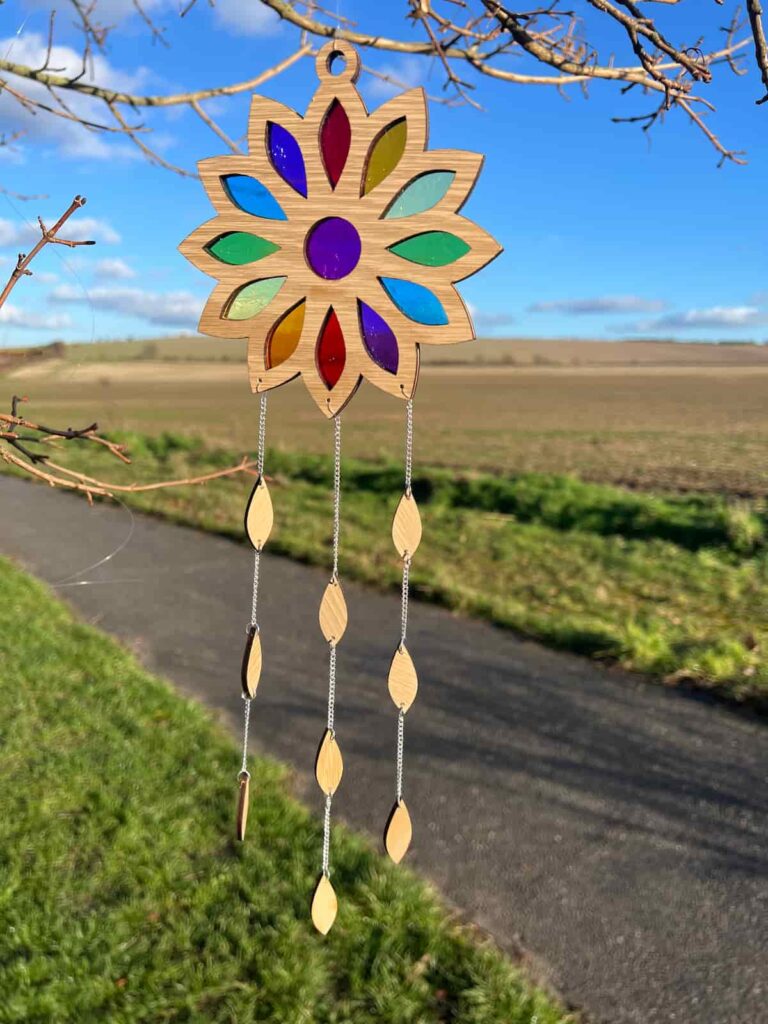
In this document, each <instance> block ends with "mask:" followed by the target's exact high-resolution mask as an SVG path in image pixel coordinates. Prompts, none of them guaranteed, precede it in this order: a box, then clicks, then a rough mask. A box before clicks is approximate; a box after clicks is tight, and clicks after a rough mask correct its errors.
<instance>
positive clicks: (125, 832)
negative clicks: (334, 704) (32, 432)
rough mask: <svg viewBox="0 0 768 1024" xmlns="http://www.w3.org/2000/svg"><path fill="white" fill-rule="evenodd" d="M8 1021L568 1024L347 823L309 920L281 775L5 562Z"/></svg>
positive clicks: (311, 849)
mask: <svg viewBox="0 0 768 1024" xmlns="http://www.w3.org/2000/svg"><path fill="white" fill-rule="evenodd" d="M0 664H2V666H3V702H2V708H1V710H0V736H1V741H0V808H1V811H0V877H1V878H2V885H1V887H0V893H1V894H2V895H1V898H2V917H3V927H2V929H0V1021H2V1022H3V1024H11V1022H13V1024H16V1022H18V1024H22V1022H23V1024H51V1022H55V1024H69V1022H77V1024H90V1022H96V1021H98V1022H101V1021H109V1022H110V1024H129V1022H130V1024H138V1022H152V1024H156V1022H161V1021H169V1022H190V1024H191V1022H195V1024H203V1022H204V1024H218V1022H221V1024H225V1022H226V1024H230V1022H237V1024H246V1022H251V1021H254V1022H255V1021H268V1022H270V1024H301V1022H307V1024H310V1022H311V1024H326V1022H327V1024H331V1022H334V1024H389V1022H391V1024H443V1022H450V1021H455V1022H457V1024H458V1022H461V1024H501V1022H504V1024H524V1022H525V1024H556V1022H564V1021H565V1020H566V1019H568V1020H571V1019H572V1018H570V1017H568V1018H566V1016H565V1015H564V1014H563V1012H562V1011H560V1010H559V1009H558V1008H557V1007H556V1006H555V1005H554V1004H553V1003H552V1002H551V1001H550V1000H549V999H548V998H547V997H545V996H544V995H543V994H542V993H541V992H539V991H537V990H535V989H533V988H532V987H531V986H530V985H529V984H527V983H526V982H525V981H524V979H523V978H522V977H521V975H520V973H519V972H518V971H517V970H516V968H515V967H513V966H512V964H510V963H509V962H508V961H507V960H506V959H505V958H504V957H503V956H502V955H501V954H500V953H499V952H498V951H496V950H495V949H494V948H492V947H491V946H490V945H489V944H487V943H481V942H480V941H479V940H477V939H476V937H473V936H471V935H470V934H469V933H468V932H467V931H465V930H462V929H461V928H459V927H458V926H457V925H456V924H455V923H454V921H452V919H451V916H450V915H449V914H448V913H447V912H446V911H445V910H444V909H443V907H442V906H441V905H440V903H439V901H438V899H437V898H436V896H435V895H433V893H432V892H431V891H430V890H429V889H428V888H427V887H426V886H425V885H424V883H422V882H420V881H418V880H417V879H415V878H414V877H413V876H412V875H410V874H409V873H408V872H407V871H403V870H401V869H395V868H393V867H392V866H391V865H388V864H386V863H385V862H384V860H383V859H382V858H380V857H379V856H377V855H376V854H374V853H373V852H372V851H371V850H370V849H369V847H368V846H367V844H366V843H365V842H364V841H363V840H362V839H360V838H358V837H356V836H355V835H354V834H352V833H350V832H349V831H347V830H344V829H342V828H337V829H335V830H334V837H333V849H332V859H333V864H334V875H333V880H334V884H335V886H336V888H337V890H338V892H339V894H340V901H339V902H340V909H339V916H338V919H337V922H336V925H335V927H334V928H333V930H332V931H331V933H330V935H329V936H328V937H327V938H325V939H323V938H321V937H320V936H318V935H317V934H316V933H315V932H314V931H313V929H312V926H311V924H310V922H309V919H308V918H309V913H308V911H309V902H308V901H309V895H310V894H311V891H312V889H313V886H314V883H315V881H316V871H317V864H318V851H319V849H320V843H321V835H320V829H319V826H318V823H317V822H315V821H314V820H313V819H311V818H310V816H309V814H308V812H307V811H306V810H304V809H303V808H302V807H301V806H300V805H299V804H298V803H297V802H296V801H295V800H294V799H292V798H291V797H290V796H289V795H288V792H287V779H286V773H285V771H284V770H283V769H282V768H281V767H280V766H279V765H277V764H276V763H274V762H272V761H267V760H258V761H256V763H255V764H254V765H253V780H254V781H253V784H252V792H253V793H254V799H253V801H252V807H251V816H250V820H249V836H248V839H247V841H246V843H244V844H238V843H236V842H235V841H234V840H233V838H232V829H233V811H234V800H235V792H234V790H235V785H234V773H235V770H236V769H235V765H236V761H237V754H236V751H235V749H234V746H233V744H232V742H231V741H230V740H229V739H228V738H227V737H226V736H225V735H224V734H223V733H222V731H221V730H220V729H219V728H218V727H217V726H215V725H214V724H213V723H212V722H211V720H210V719H209V718H208V717H207V715H206V713H205V712H204V711H203V710H202V709H201V708H199V707H198V706H196V705H194V704H192V703H190V702H187V701H184V700H182V699H181V698H180V697H178V696H177V695H175V694H174V693H173V692H172V691H171V690H170V688H168V687H167V686H166V685H165V684H164V683H162V682H161V681H159V680H157V679H155V678H153V677H151V676H149V675H147V673H145V672H143V671H142V670H141V669H140V668H139V667H138V665H137V664H136V662H135V661H134V660H133V659H132V658H131V657H130V656H129V655H128V653H127V652H126V651H125V650H123V649H122V648H121V647H119V646H118V645H117V644H116V643H114V642H113V641H111V640H110V639H108V638H107V637H105V636H104V635H103V634H101V633H99V632H98V631H96V630H94V629H92V628H90V627H88V626H85V625H83V624H81V623H79V622H77V621H75V620H74V619H73V618H72V616H71V614H70V613H69V612H68V611H67V610H66V608H65V606H64V605H62V604H60V603H58V602H57V601H56V600H54V599H53V598H52V596H51V595H50V593H49V592H48V591H47V590H45V589H44V588H43V587H42V586H41V585H39V584H38V583H36V582H35V581H33V580H31V579H30V578H29V577H27V576H25V575H24V574H22V573H21V572H19V571H18V570H17V569H15V568H13V567H12V566H11V565H10V564H9V563H8V562H6V561H3V560H0Z"/></svg>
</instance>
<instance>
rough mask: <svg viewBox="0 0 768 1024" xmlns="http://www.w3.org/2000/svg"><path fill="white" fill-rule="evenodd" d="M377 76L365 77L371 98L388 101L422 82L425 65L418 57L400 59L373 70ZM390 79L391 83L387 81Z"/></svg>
mask: <svg viewBox="0 0 768 1024" xmlns="http://www.w3.org/2000/svg"><path fill="white" fill-rule="evenodd" d="M375 70H376V71H377V72H378V73H379V75H383V76H384V77H382V78H379V77H377V76H376V75H367V76H366V78H365V82H366V85H367V91H368V93H369V94H370V95H371V96H375V97H377V98H379V99H389V97H390V96H394V95H395V94H396V93H398V92H400V91H401V90H402V89H413V88H415V87H416V86H417V85H421V84H422V82H423V76H424V70H425V64H424V59H423V58H419V57H402V58H401V59H400V60H398V61H397V62H396V63H392V64H382V65H381V66H380V67H377V68H376V69H375ZM387 79H391V81H387Z"/></svg>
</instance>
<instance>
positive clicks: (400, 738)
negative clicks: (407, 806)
mask: <svg viewBox="0 0 768 1024" xmlns="http://www.w3.org/2000/svg"><path fill="white" fill-rule="evenodd" d="M404 743H405V709H404V708H400V711H399V712H398V716H397V782H396V786H395V789H396V792H397V802H398V803H400V801H401V800H402V799H403V744H404Z"/></svg>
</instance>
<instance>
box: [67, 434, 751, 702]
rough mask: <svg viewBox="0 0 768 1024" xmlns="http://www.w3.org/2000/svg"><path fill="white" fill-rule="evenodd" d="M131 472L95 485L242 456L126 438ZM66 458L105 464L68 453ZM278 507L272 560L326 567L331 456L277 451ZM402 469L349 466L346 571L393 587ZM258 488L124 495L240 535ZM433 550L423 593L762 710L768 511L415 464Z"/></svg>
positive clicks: (113, 472) (417, 588)
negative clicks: (280, 557)
mask: <svg viewBox="0 0 768 1024" xmlns="http://www.w3.org/2000/svg"><path fill="white" fill-rule="evenodd" d="M127 440H128V441H129V443H130V445H131V450H132V452H133V455H134V459H135V461H134V464H133V466H131V467H126V468H125V469H123V470H122V471H120V470H119V469H117V468H113V467H112V466H111V465H109V464H107V465H106V467H105V460H104V457H103V456H102V457H101V458H100V461H99V463H98V466H99V473H100V475H106V474H109V476H110V477H111V478H115V477H119V476H122V478H123V479H124V480H127V481H132V480H142V479H161V478H168V477H183V476H185V475H188V474H189V473H191V472H195V473H198V472H201V471H205V470H206V469H212V468H217V467H223V466H225V465H229V464H232V463H233V462H235V461H236V459H237V455H236V453H234V452H232V451H226V450H223V449H219V450H210V449H207V448H206V447H204V446H203V445H202V443H201V442H199V441H194V440H191V439H189V438H187V437H184V436H179V435H162V436H159V437H154V438H151V437H144V436H141V435H135V434H134V435H129V436H128V437H127ZM68 461H69V463H70V464H71V465H73V466H75V465H79V466H82V467H86V466H87V467H88V468H89V470H91V471H93V470H94V468H95V462H94V459H93V456H92V455H90V456H89V455H88V453H87V452H86V451H85V449H79V450H76V449H70V452H69V459H68ZM267 472H268V474H271V475H272V477H273V482H272V485H271V489H272V496H273V502H274V505H275V530H274V532H273V535H272V537H271V538H270V541H269V545H268V548H269V550H270V551H272V552H277V553H282V554H285V555H289V556H290V557H293V558H296V559H300V560H303V561H306V562H309V563H314V564H323V565H325V564H327V562H328V552H329V545H330V525H331V514H330V495H329V489H330V476H331V464H330V460H329V459H328V458H325V457H321V456H315V455H309V456H298V455H295V454H290V453H286V452H281V451H270V452H269V453H268V455H267ZM401 472H402V470H401V467H395V466H392V465H389V464H386V463H382V464H372V463H364V462H361V461H355V460H350V461H348V462H345V464H344V468H343V474H342V476H343V483H342V486H343V497H342V544H341V551H342V554H341V567H342V571H343V573H344V574H345V575H346V576H348V577H356V578H357V579H361V580H365V581H367V582H370V583H373V584H376V585H378V586H382V587H388V588H390V587H391V588H396V587H397V586H398V583H399V563H398V562H397V559H396V556H395V553H394V549H393V547H392V543H391V539H390V524H391V517H392V514H393V511H394V508H395V505H396V503H397V500H398V497H399V494H400V489H401ZM251 484H252V480H251V481H248V480H243V479H232V480H222V481H215V482H213V483H211V484H208V485H206V486H205V487H202V488H183V489H179V490H169V491H158V492H154V493H150V494H137V495H130V496H128V497H127V498H126V499H125V500H126V502H127V503H128V504H130V505H131V506H132V507H134V508H139V509H143V510H145V511H149V512H152V513H154V514H158V515H163V516H165V517H168V518H170V519H173V520H175V521H178V522H182V523H187V524H190V525H194V526H198V527H201V528H203V529H206V530H211V531H215V532H217V533H222V534H225V535H229V536H233V537H236V538H239V539H240V538H242V516H243V508H244V505H245V502H246V499H247V494H248V490H249V488H250V486H251ZM414 486H415V490H416V494H417V497H418V498H419V500H420V506H421V511H422V518H423V520H424V540H423V542H422V546H421V547H420V549H419V552H418V555H417V557H416V558H415V560H414V563H413V569H412V574H411V582H412V586H413V590H414V592H415V593H416V594H418V595H419V596H421V597H422V598H425V599H427V600H430V601H433V602H437V603H440V604H443V605H445V606H447V607H449V608H453V609H456V610H458V611H462V612H466V613H469V614H472V615H477V616H480V617H484V618H487V619H490V620H491V621H493V622H495V623H497V624H499V625H502V626H507V627H511V628H513V629H515V630H518V631H520V632H521V633H524V634H526V635H528V636H531V637H535V638H537V639H540V640H542V641H544V642H546V643H549V644H551V645H554V646H557V647H561V648H564V649H567V650H572V651H576V652H578V653H581V654H586V655H590V656H593V657H597V658H601V659H605V660H608V661H614V662H618V663H619V664H622V665H624V666H626V667H628V668H633V669H637V670H641V671H644V672H648V673H651V674H654V675H656V676H658V677H661V678H663V679H666V680H667V681H668V682H669V681H674V682H685V683H693V684H694V685H697V686H702V687H708V688H712V689H715V690H717V691H718V692H720V693H721V694H723V695H726V696H728V697H729V698H730V699H735V700H739V701H750V702H752V703H753V704H754V705H755V706H757V707H761V708H765V707H768V663H767V661H766V659H765V657H764V656H763V654H762V652H763V651H764V650H765V648H766V645H768V624H767V623H768V614H767V612H768V548H767V547H766V513H765V508H764V506H763V504H761V502H760V501H759V500H758V501H752V502H750V503H747V502H741V503H738V504H734V503H727V502H726V501H724V500H723V499H722V498H721V497H718V496H707V495H694V496H689V497H678V498H673V497H660V496H655V495H653V494H644V493H635V492H631V491H627V490H625V489H622V488H618V487H612V486H610V485H596V484H587V483H583V482H580V481H577V480H575V479H573V478H570V477H558V476H542V475H534V474H519V475H517V476H507V477H505V476H502V475H491V474H482V473H476V474H472V475H469V476H457V475H456V474H455V473H451V472H450V471H446V470H440V469H433V470H425V469H420V471H419V473H418V475H417V476H416V477H415V479H414Z"/></svg>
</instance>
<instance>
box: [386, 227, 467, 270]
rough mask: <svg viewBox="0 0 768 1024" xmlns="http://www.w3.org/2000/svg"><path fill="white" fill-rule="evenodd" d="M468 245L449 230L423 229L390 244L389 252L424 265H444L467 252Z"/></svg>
mask: <svg viewBox="0 0 768 1024" xmlns="http://www.w3.org/2000/svg"><path fill="white" fill-rule="evenodd" d="M469 248H470V247H469V246H468V245H467V243H466V242H465V241H464V240H463V239H462V238H459V237H458V235H453V234H451V232H450V231H423V232H422V233H421V234H420V235H412V236H411V237H410V238H404V239H403V240H402V241H401V242H395V244H394V245H390V247H389V249H390V252H393V253H394V254H395V256H400V257H401V258H402V259H404V260H410V262H411V263H420V264H421V265H422V266H424V267H445V266H447V265H448V264H449V263H455V262H456V260H460V259H461V257H462V256H466V255H467V253H468V252H469Z"/></svg>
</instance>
